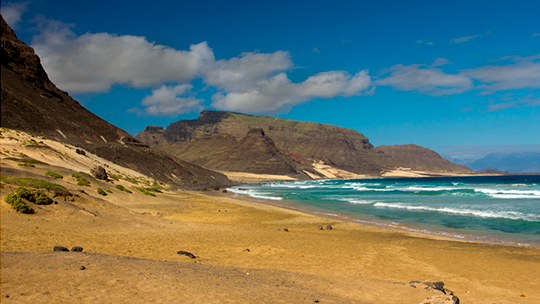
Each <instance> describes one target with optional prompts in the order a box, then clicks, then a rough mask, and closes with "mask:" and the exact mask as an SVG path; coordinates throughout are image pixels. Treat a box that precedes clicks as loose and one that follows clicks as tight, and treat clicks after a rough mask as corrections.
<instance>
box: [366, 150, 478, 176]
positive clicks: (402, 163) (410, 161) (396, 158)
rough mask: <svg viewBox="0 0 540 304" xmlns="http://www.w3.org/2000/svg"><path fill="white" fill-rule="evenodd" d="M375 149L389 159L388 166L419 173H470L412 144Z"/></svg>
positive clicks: (465, 168)
mask: <svg viewBox="0 0 540 304" xmlns="http://www.w3.org/2000/svg"><path fill="white" fill-rule="evenodd" d="M377 149H379V150H381V151H382V152H384V154H385V155H386V156H388V157H390V159H389V160H388V162H387V164H388V165H390V166H394V167H404V168H411V169H413V170H420V171H435V172H444V171H453V172H469V173H472V171H471V170H470V169H469V168H467V167H466V166H462V165H458V164H454V163H453V162H450V161H449V160H447V159H445V158H442V157H441V156H440V155H439V154H438V153H437V152H435V151H433V150H430V149H428V148H424V147H420V146H417V145H414V144H409V145H394V146H378V147H377Z"/></svg>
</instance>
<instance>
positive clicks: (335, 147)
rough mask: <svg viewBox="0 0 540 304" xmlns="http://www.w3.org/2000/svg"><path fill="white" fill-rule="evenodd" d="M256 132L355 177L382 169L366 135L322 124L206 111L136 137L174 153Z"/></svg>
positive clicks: (293, 152)
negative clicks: (219, 137)
mask: <svg viewBox="0 0 540 304" xmlns="http://www.w3.org/2000/svg"><path fill="white" fill-rule="evenodd" d="M254 128H261V129H263V130H264V132H265V135H266V136H267V137H269V138H271V139H272V140H273V142H274V144H275V146H276V147H277V148H278V149H279V150H280V151H282V152H283V153H285V154H287V155H289V156H291V157H294V158H295V159H297V160H299V161H307V160H308V159H311V160H322V161H323V162H325V163H327V164H330V165H332V166H337V167H339V168H341V169H344V170H347V171H350V172H354V173H379V172H380V171H381V169H382V166H381V165H380V164H379V162H378V159H379V158H380V157H381V156H380V155H379V154H378V153H377V152H376V150H374V149H373V145H372V144H370V143H369V140H368V139H367V138H366V137H365V136H364V135H362V134H360V133H358V132H357V131H355V130H351V129H346V128H340V127H336V126H331V125H326V124H320V123H312V122H302V121H292V120H287V119H281V118H273V117H265V116H254V115H245V114H239V113H233V112H221V111H203V112H201V114H200V117H199V118H198V119H194V120H180V121H178V122H175V123H172V124H171V125H170V126H168V127H167V129H163V128H160V127H147V128H146V129H145V130H144V131H143V132H141V133H140V134H138V135H137V136H136V137H137V138H138V139H139V140H141V141H142V142H144V143H146V144H148V145H150V146H159V147H160V149H164V150H166V151H168V152H169V153H171V152H172V149H169V148H165V147H166V146H170V145H173V144H176V143H180V142H185V141H190V140H196V139H201V138H207V137H211V136H212V135H213V134H221V133H227V134H230V135H232V136H233V137H234V138H235V139H237V140H240V139H242V138H243V137H244V135H245V134H246V133H248V131H249V130H251V129H254ZM175 155H178V154H175Z"/></svg>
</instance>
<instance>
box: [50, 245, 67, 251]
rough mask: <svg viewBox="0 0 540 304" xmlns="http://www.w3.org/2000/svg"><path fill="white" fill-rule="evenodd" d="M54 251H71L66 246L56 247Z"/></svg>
mask: <svg viewBox="0 0 540 304" xmlns="http://www.w3.org/2000/svg"><path fill="white" fill-rule="evenodd" d="M53 251H69V249H67V248H66V247H64V246H54V248H53Z"/></svg>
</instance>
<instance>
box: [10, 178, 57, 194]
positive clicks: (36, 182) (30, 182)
mask: <svg viewBox="0 0 540 304" xmlns="http://www.w3.org/2000/svg"><path fill="white" fill-rule="evenodd" d="M5 183H8V184H12V185H17V186H26V187H30V188H38V189H45V190H51V191H54V190H65V188H64V187H62V186H60V185H57V184H53V183H49V182H48V181H44V180H42V179H35V178H29V177H16V178H8V179H6V180H5Z"/></svg>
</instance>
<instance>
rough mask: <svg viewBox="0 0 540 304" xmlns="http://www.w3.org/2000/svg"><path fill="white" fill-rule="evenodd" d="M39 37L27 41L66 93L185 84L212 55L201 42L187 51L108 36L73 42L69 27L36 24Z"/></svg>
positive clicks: (42, 21)
mask: <svg viewBox="0 0 540 304" xmlns="http://www.w3.org/2000/svg"><path fill="white" fill-rule="evenodd" d="M38 22H39V23H40V26H42V28H43V30H42V32H41V33H40V34H39V35H37V36H35V37H34V39H33V41H32V47H34V49H35V51H36V53H37V54H38V55H39V56H40V57H41V62H42V64H43V66H44V68H45V70H46V71H47V73H48V74H49V77H50V78H51V80H52V81H53V82H55V83H56V84H57V85H58V86H59V87H60V88H61V89H63V90H67V91H69V92H71V93H88V92H105V91H108V90H109V89H110V88H111V86H113V85H115V84H128V85H131V86H134V87H138V88H140V87H148V86H153V85H159V84H162V83H164V82H189V81H191V79H192V78H193V77H194V76H195V75H196V74H197V73H198V72H199V69H200V67H201V65H203V64H204V62H205V61H213V60H214V54H213V52H212V50H211V49H210V48H209V47H208V45H207V44H206V42H201V43H199V44H197V45H192V46H191V47H190V50H189V51H179V50H175V49H173V48H171V47H168V46H163V45H158V44H155V43H154V42H149V41H148V40H146V38H144V37H138V36H130V35H123V36H116V35H112V34H108V33H98V34H90V33H86V34H84V35H82V36H76V35H75V34H74V33H73V32H72V31H71V29H70V27H72V26H73V25H69V24H64V23H61V22H58V21H51V20H46V19H44V18H40V19H38Z"/></svg>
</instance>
